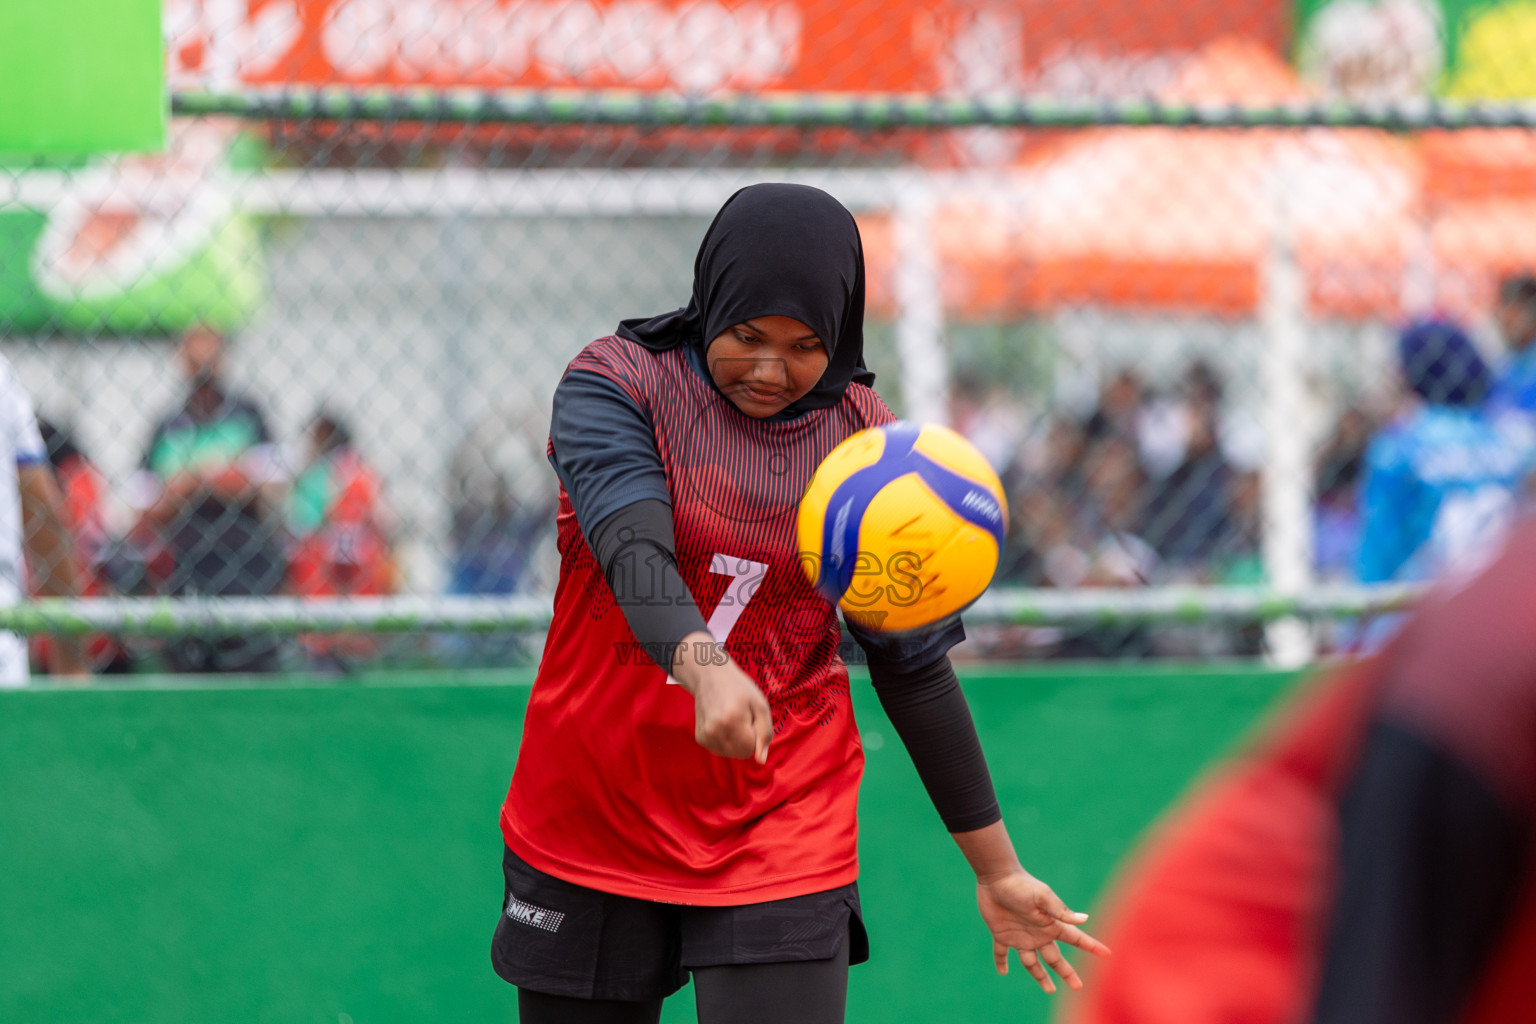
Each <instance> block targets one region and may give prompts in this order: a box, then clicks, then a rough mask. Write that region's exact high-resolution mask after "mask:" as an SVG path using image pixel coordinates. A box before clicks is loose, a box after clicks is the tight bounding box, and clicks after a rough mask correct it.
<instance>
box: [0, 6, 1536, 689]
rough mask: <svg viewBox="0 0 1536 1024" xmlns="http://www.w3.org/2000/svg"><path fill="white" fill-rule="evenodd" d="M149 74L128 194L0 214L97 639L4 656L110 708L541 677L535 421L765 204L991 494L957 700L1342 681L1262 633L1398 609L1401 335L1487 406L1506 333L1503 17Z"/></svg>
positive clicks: (664, 25)
mask: <svg viewBox="0 0 1536 1024" xmlns="http://www.w3.org/2000/svg"><path fill="white" fill-rule="evenodd" d="M165 32H166V41H167V46H166V53H167V67H168V81H169V84H170V86H171V88H172V90H173V101H174V103H173V110H175V111H176V112H178V113H179V114H180V115H182V116H178V117H176V118H175V119H174V120H173V122H172V129H171V136H170V138H171V141H170V145H169V147H168V150H167V151H166V152H165V153H163V154H156V155H147V156H126V157H121V158H116V159H110V160H107V159H101V160H92V161H87V162H77V163H73V164H69V163H65V164H59V163H54V164H44V163H40V162H35V161H34V162H12V163H10V164H8V165H5V166H4V167H3V168H0V352H3V354H4V356H5V357H6V359H8V360H9V362H10V364H11V366H12V367H13V368H14V372H15V375H16V377H17V379H18V380H19V381H20V383H21V385H22V386H23V387H24V389H25V390H26V392H27V393H28V394H29V395H30V396H31V399H32V401H33V402H34V403H35V406H36V409H37V412H38V413H39V415H40V417H41V418H42V419H43V420H44V421H45V426H44V434H45V438H46V440H47V443H48V447H49V452H50V454H51V456H52V465H53V468H54V470H55V473H56V476H57V479H58V482H59V484H60V486H61V489H62V491H63V495H64V498H65V501H64V507H63V510H62V511H63V514H64V516H65V518H66V520H67V523H68V525H69V527H70V529H71V531H72V534H73V537H74V540H75V547H76V549H77V551H78V553H79V555H80V557H81V559H82V561H83V562H84V564H85V568H86V573H85V579H84V581H83V587H84V592H85V593H88V594H90V595H92V596H93V597H95V598H98V599H100V603H99V604H98V605H97V606H96V607H97V608H98V611H99V610H100V609H117V610H116V611H112V612H110V613H107V614H97V613H96V612H92V611H91V610H90V609H89V608H86V609H84V611H82V606H80V605H73V604H71V605H68V606H57V607H54V609H53V611H52V612H49V611H48V609H49V608H50V607H51V606H49V605H47V604H46V603H45V604H42V605H39V606H36V607H34V608H32V609H30V610H28V609H17V610H16V611H15V613H14V617H13V619H14V621H13V624H15V625H18V626H20V627H24V628H28V629H31V630H39V629H44V630H46V629H63V630H76V631H78V630H83V629H86V628H103V627H112V626H116V627H119V629H120V630H121V629H123V628H126V630H127V632H128V633H131V634H134V636H127V635H119V636H117V637H116V638H115V639H106V638H98V639H97V640H95V641H94V642H93V647H94V650H95V653H96V656H97V659H98V661H99V662H101V663H105V662H107V661H111V662H112V663H113V664H115V665H117V666H118V667H122V668H145V667H170V668H193V669H198V668H201V669H222V668H236V669H238V668H271V667H282V666H290V667H291V666H294V665H296V664H298V663H299V662H300V661H303V662H306V663H307V664H309V665H310V666H311V667H314V666H335V667H338V668H350V667H355V666H357V665H363V664H375V663H391V664H393V663H401V662H412V663H421V662H430V663H453V664H460V663H466V662H473V661H480V662H490V663H495V662H499V661H504V660H506V659H508V658H515V657H532V656H534V655H535V654H536V653H537V636H536V633H530V632H529V631H528V630H526V629H522V630H514V629H511V628H510V627H512V626H537V624H538V622H539V621H540V620H539V613H538V610H537V609H538V608H540V607H542V606H543V605H544V604H546V603H547V602H545V601H544V597H545V596H546V595H548V594H549V593H550V592H551V591H552V589H553V585H554V581H555V574H556V571H557V568H558V566H557V559H556V556H555V553H554V551H553V509H554V505H555V499H556V489H555V488H556V482H555V478H554V475H553V473H552V472H551V471H550V470H549V468H548V467H547V465H546V463H545V461H544V457H543V449H544V442H545V436H546V431H547V427H548V409H549V401H550V396H551V394H552V392H553V388H554V386H555V384H556V382H557V381H558V379H559V376H560V373H561V371H562V369H563V367H564V366H565V364H566V363H567V361H569V360H570V358H571V357H572V356H574V355H575V353H576V352H577V351H578V350H579V349H580V348H581V347H582V346H583V345H584V344H585V343H586V342H588V341H590V340H592V339H593V338H596V337H599V336H602V335H604V334H607V333H610V332H611V331H612V330H613V329H614V327H615V325H616V324H617V322H618V320H619V319H620V318H622V317H630V316H639V315H646V314H652V313H656V312H661V311H664V310H667V309H671V308H674V307H676V306H678V305H679V304H681V303H682V302H683V301H684V300H685V299H686V297H687V295H688V293H689V288H690V281H691V272H692V259H693V255H694V252H695V249H696V247H697V244H698V241H699V239H700V238H701V237H702V234H703V232H704V230H705V228H706V227H707V225H708V223H709V219H710V218H711V217H712V215H713V213H714V211H715V210H716V209H717V208H718V207H719V205H720V204H721V203H722V202H723V201H724V200H725V199H726V198H727V197H728V196H729V195H730V194H731V193H732V192H733V191H734V190H735V189H737V188H739V187H741V186H742V185H745V184H749V183H751V182H755V181H765V180H791V181H801V182H805V183H809V184H814V185H817V186H819V187H822V188H825V189H826V190H828V191H829V192H831V193H832V194H833V195H835V196H837V197H838V198H839V199H840V200H841V201H842V202H843V203H844V204H845V205H847V206H848V207H849V208H850V209H852V210H853V211H854V212H855V214H856V216H857V217H858V219H859V222H860V225H861V229H862V232H863V235H864V240H865V246H866V250H867V254H868V261H869V275H870V299H869V301H870V310H869V314H870V315H869V319H868V323H869V331H868V338H867V346H866V351H867V358H868V361H869V363H870V365H871V367H872V368H873V369H874V370H875V371H876V372H877V374H878V375H879V378H880V380H879V384H878V389H879V390H880V391H881V393H882V394H883V395H884V396H885V397H886V399H887V401H889V402H890V403H891V404H892V406H893V407H894V408H896V410H897V411H898V413H900V414H902V415H905V416H908V417H913V418H918V419H924V420H932V421H943V422H948V423H949V424H951V425H953V426H955V427H956V428H957V429H959V430H961V431H962V432H963V433H965V434H966V435H967V436H968V437H970V438H971V439H972V440H973V441H974V442H975V443H976V444H977V445H978V446H979V447H980V448H981V449H982V450H983V452H984V453H985V454H986V455H987V456H988V458H989V459H990V460H991V461H992V462H993V464H994V465H995V466H996V467H997V469H998V470H999V472H1000V474H1001V475H1002V477H1003V479H1004V481H1005V484H1006V486H1007V489H1008V493H1009V496H1010V506H1011V513H1012V523H1011V529H1010V539H1009V545H1008V549H1007V550H1006V551H1005V552H1004V558H1003V564H1002V566H1001V569H1000V572H999V577H998V582H997V588H998V592H997V593H996V594H994V595H991V596H990V597H989V599H988V603H987V604H986V606H985V607H984V608H982V609H981V613H980V614H978V615H977V616H976V617H975V620H976V621H975V625H974V627H973V628H972V630H971V632H972V640H971V641H970V642H969V644H968V645H967V647H968V649H969V652H970V653H972V654H974V655H975V656H996V657H1010V658H1019V657H1071V656H1097V657H1139V656H1147V655H1161V656H1185V657H1190V656H1194V657H1211V656H1223V655H1252V654H1259V653H1266V652H1267V653H1270V654H1277V655H1280V656H1282V657H1285V658H1288V659H1291V660H1295V659H1297V658H1304V657H1307V656H1309V655H1310V654H1312V653H1315V652H1316V651H1318V650H1320V649H1327V648H1328V647H1329V646H1330V645H1331V646H1337V645H1340V644H1347V643H1349V642H1351V641H1350V638H1351V637H1353V636H1355V635H1356V633H1357V632H1358V630H1357V629H1356V627H1354V626H1349V625H1344V626H1341V625H1337V624H1334V625H1328V626H1321V627H1311V628H1308V627H1304V626H1302V625H1301V624H1300V622H1299V621H1298V620H1296V619H1295V618H1283V617H1284V616H1294V615H1306V616H1318V615H1324V616H1326V615H1328V614H1330V613H1333V614H1335V615H1358V614H1360V613H1363V612H1369V611H1371V610H1373V609H1378V608H1385V607H1396V606H1397V605H1398V604H1400V603H1401V602H1402V601H1403V600H1405V599H1406V595H1407V594H1408V593H1409V592H1408V591H1404V590H1402V589H1401V588H1397V589H1390V590H1387V591H1381V592H1379V593H1377V594H1376V596H1375V597H1373V596H1372V594H1373V593H1374V592H1368V591H1362V590H1359V589H1357V588H1355V585H1356V584H1359V583H1362V582H1363V583H1378V582H1382V581H1383V580H1397V581H1403V580H1409V581H1411V580H1413V579H1417V578H1422V575H1427V572H1426V573H1423V574H1420V575H1415V574H1411V573H1408V572H1406V571H1405V572H1403V573H1399V572H1397V569H1398V568H1402V566H1396V567H1393V571H1391V572H1387V573H1384V574H1380V573H1378V574H1375V575H1374V576H1371V575H1369V574H1367V576H1362V574H1361V572H1360V569H1359V565H1360V562H1359V558H1358V554H1359V550H1360V548H1361V545H1362V536H1363V534H1364V533H1366V532H1369V530H1370V527H1369V526H1363V525H1362V523H1363V519H1364V517H1365V516H1366V514H1367V511H1368V510H1366V509H1364V508H1363V506H1362V501H1361V493H1362V487H1363V486H1364V483H1365V480H1366V477H1367V476H1368V468H1367V467H1368V465H1369V463H1370V459H1369V458H1368V452H1369V451H1370V450H1371V445H1372V442H1373V438H1377V437H1378V436H1380V435H1381V434H1382V433H1383V432H1384V431H1386V430H1388V428H1389V425H1390V424H1392V423H1394V422H1397V421H1398V419H1399V418H1400V417H1401V416H1402V415H1403V414H1404V412H1405V410H1407V409H1409V408H1410V405H1409V403H1408V401H1407V399H1406V398H1405V396H1407V395H1408V394H1409V391H1408V390H1407V389H1405V388H1404V387H1403V385H1402V380H1403V373H1402V369H1403V368H1402V366H1401V365H1400V358H1399V355H1400V353H1399V345H1398V334H1399V329H1400V327H1401V326H1402V325H1403V324H1404V323H1406V322H1408V321H1410V320H1413V319H1415V318H1423V317H1427V316H1430V315H1433V316H1435V317H1437V318H1439V319H1441V320H1455V321H1457V322H1459V323H1461V324H1463V325H1464V327H1465V331H1466V333H1467V334H1468V335H1469V336H1470V337H1471V339H1472V341H1473V344H1474V346H1475V348H1476V349H1477V350H1478V351H1481V353H1482V354H1483V356H1484V358H1485V359H1486V361H1487V363H1488V368H1489V372H1490V373H1491V374H1494V375H1495V376H1497V375H1498V374H1504V373H1506V371H1505V370H1504V369H1503V366H1504V364H1505V362H1506V361H1507V360H1508V356H1507V355H1506V347H1509V346H1514V347H1518V346H1519V345H1521V344H1522V343H1523V342H1524V341H1526V340H1527V339H1528V337H1529V336H1530V335H1531V334H1536V315H1533V318H1532V320H1531V322H1530V323H1529V324H1528V325H1527V326H1528V328H1529V330H1528V331H1527V332H1526V334H1525V336H1520V324H1521V323H1522V322H1523V321H1520V320H1519V316H1520V315H1522V314H1521V311H1522V310H1526V309H1531V308H1536V295H1525V293H1523V292H1521V291H1520V288H1521V287H1522V286H1521V285H1520V280H1521V279H1520V277H1519V275H1521V274H1522V273H1527V272H1529V269H1530V268H1532V267H1536V132H1533V131H1532V129H1531V128H1530V127H1529V126H1530V125H1532V124H1533V123H1536V117H1533V113H1532V108H1531V107H1530V106H1529V105H1528V104H1525V103H1523V100H1524V99H1525V98H1526V97H1530V96H1536V57H1532V56H1531V54H1532V53H1533V52H1536V51H1532V50H1531V48H1530V47H1529V46H1525V45H1517V44H1518V40H1520V39H1530V38H1536V36H1533V35H1532V33H1536V17H1532V16H1531V15H1530V14H1529V13H1528V10H1527V6H1522V5H1519V4H1507V5H1463V4H1460V3H1457V2H1455V0H1445V2H1444V3H1443V4H1436V3H1429V2H1427V0H1380V2H1371V0H1332V2H1326V0H1301V2H1299V3H1295V4H1292V3H1282V2H1278V0H1260V2H1254V3H1247V4H1242V5H1227V4H1217V3H1187V2H1173V0H1146V2H1142V3H1137V4H1124V3H1118V2H1111V0H1101V2H1096V3H1093V4H1088V5H1075V6H1068V7H1063V6H1062V5H1048V4H1043V3H1036V2H1026V0H1020V2H1015V3H1004V2H993V0H892V2H882V3H853V4H848V3H830V2H826V0H744V2H728V0H721V2H712V0H687V2H671V0H654V2H653V0H614V2H599V0H536V2H535V0H527V2H523V0H519V2H500V0H266V2H262V0H167V2H166V4H165ZM1488 125H1494V126H1496V127H1486V126H1488ZM1288 126H1289V127H1288ZM1477 126H1483V127H1477ZM1389 128H1396V129H1402V130H1396V131H1391V130H1388V129H1389ZM1407 129H1412V130H1407ZM1501 284H1503V285H1504V286H1505V287H1504V291H1503V292H1502V293H1501V292H1500V287H1501ZM1501 295H1502V298H1503V300H1504V301H1502V302H1501ZM1522 296H1523V297H1522ZM1411 376H1412V373H1411V368H1410V377H1411ZM1511 436H1513V435H1511ZM1511 443H1512V444H1513V443H1514V442H1511ZM1512 475H1513V474H1506V476H1512ZM1500 485H1501V486H1504V484H1503V483H1501V484H1500ZM1507 490H1508V491H1509V493H1510V494H1511V495H1513V494H1515V492H1516V488H1515V485H1514V484H1513V483H1510V484H1508V487H1507ZM1482 493H1483V494H1484V503H1483V507H1482V508H1481V511H1480V512H1479V513H1478V514H1479V515H1480V516H1481V518H1477V519H1476V520H1475V521H1469V522H1470V523H1471V525H1470V526H1465V527H1464V528H1463V529H1462V533H1463V534H1464V535H1470V536H1471V540H1470V541H1467V542H1466V543H1465V544H1463V546H1462V547H1461V548H1458V549H1457V550H1456V551H1455V552H1451V553H1449V554H1448V555H1447V556H1446V557H1448V558H1451V559H1452V560H1453V561H1454V560H1458V559H1459V560H1461V561H1465V560H1466V559H1469V558H1471V557H1472V555H1471V554H1469V553H1468V552H1469V551H1470V550H1471V548H1472V547H1477V546H1479V544H1480V543H1483V542H1484V541H1486V538H1487V537H1489V536H1491V535H1492V533H1493V532H1494V530H1495V527H1496V525H1497V522H1498V521H1499V520H1500V518H1501V517H1502V516H1503V515H1504V514H1505V506H1502V505H1500V506H1499V507H1497V508H1495V507H1493V506H1492V505H1490V504H1489V503H1488V501H1487V492H1486V491H1483V492H1482ZM1494 504H1497V503H1494ZM28 522H29V523H31V522H32V517H28ZM1474 542H1476V543H1474ZM1468 545H1470V547H1469V546H1468ZM1483 546H1486V545H1485V544H1484V545H1483ZM32 547H33V548H36V545H35V544H34V545H32ZM32 556H33V557H32V562H33V565H32V573H31V576H32V587H33V591H34V593H41V594H48V593H53V592H56V588H55V589H54V590H50V589H49V586H48V583H49V580H48V577H49V575H50V574H49V573H48V571H47V569H46V567H45V566H43V565H41V564H39V561H38V556H37V552H36V551H35V550H34V551H32ZM1404 564H1406V560H1405V562H1404ZM1168 588H1176V589H1168ZM1245 588H1246V589H1245ZM1340 588H1342V589H1340ZM1328 595H1333V596H1332V597H1331V598H1328ZM113 597H116V598H124V597H155V598H172V599H176V600H177V601H180V602H182V603H180V604H177V603H168V604H164V605H160V604H156V605H154V606H153V607H152V608H150V609H149V610H146V609H145V607H144V606H131V605H124V604H121V603H120V602H119V603H116V604H114V603H113V601H111V600H109V598H113ZM214 597H219V598H235V597H238V598H254V599H258V602H259V601H260V600H261V599H269V600H268V602H267V603H266V604H264V605H263V604H261V603H257V604H255V605H240V607H239V608H237V609H236V610H235V611H234V612H231V613H230V614H231V615H233V618H230V617H225V618H219V617H218V616H212V617H210V615H208V614H202V613H196V612H195V611H194V608H195V605H196V602H197V601H199V600H203V599H207V598H214ZM1320 597H1322V598H1328V599H1327V600H1322V599H1320ZM333 599H344V600H347V601H351V603H350V604H345V605H335V604H329V603H324V604H308V605H306V604H305V603H304V602H305V601H320V602H329V601H332V600H333ZM390 599H395V600H394V601H393V603H392V602H391V600H390ZM1085 601H1086V603H1084V602H1085ZM186 602H191V603H186ZM498 602H499V603H498ZM231 607H233V606H231ZM306 607H308V608H311V609H320V608H326V609H330V610H329V611H328V612H326V613H325V614H320V613H318V612H316V613H315V614H313V615H310V616H309V617H308V618H306V614H305V611H304V609H305V608H306ZM251 608H254V609H255V611H254V612H252V611H250V610H249V609H251ZM262 608H266V609H267V612H265V613H263V612H262V611H261V609H262ZM125 609H137V610H125ZM178 609H180V610H179V611H178ZM240 609H246V610H240ZM199 614H202V617H201V618H199ZM252 615H254V618H251V617H250V616H252ZM114 616H116V617H115V618H114ZM155 616H160V618H159V619H156V618H155ZM242 616H244V617H242ZM1166 620H1174V621H1173V622H1172V624H1168V623H1167V621H1166ZM1274 620H1279V621H1274ZM156 622H158V623H159V624H158V625H156V624H155V623H156ZM352 622H356V623H360V624H362V625H365V626H369V627H371V629H369V630H364V631H362V632H356V633H345V632H343V633H336V632H334V631H335V630H337V629H338V628H339V627H340V626H344V625H346V624H348V623H352ZM1265 622H1270V625H1268V626H1265V625H1264V624H1263V623H1265ZM217 627H221V628H223V629H224V630H225V631H226V632H228V633H231V634H233V633H237V632H243V633H244V634H245V635H244V636H240V637H235V636H224V637H223V638H222V639H221V638H218V637H217V636H212V635H208V634H209V633H210V631H214V632H217ZM418 627H420V628H425V627H430V628H431V629H432V630H433V631H434V634H433V635H427V634H426V633H413V632H411V630H412V629H415V628H418ZM452 628H463V629H465V630H466V632H465V633H462V634H460V633H453V632H449V633H446V634H443V633H441V632H440V631H442V630H450V629H452ZM304 629H310V630H312V632H308V633H305V632H302V630H304ZM471 629H475V630H478V632H470V630H471ZM263 630H265V631H263ZM296 632H297V633H299V635H298V636H297V638H294V637H292V636H289V635H288V634H293V633H296ZM143 634H159V636H158V637H157V638H146V637H144V636H143ZM199 634H201V635H199Z"/></svg>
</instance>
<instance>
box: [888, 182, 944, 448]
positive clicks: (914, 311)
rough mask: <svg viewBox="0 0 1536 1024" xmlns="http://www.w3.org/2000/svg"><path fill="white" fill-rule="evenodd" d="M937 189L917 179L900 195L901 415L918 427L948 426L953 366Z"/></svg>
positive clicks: (898, 341)
mask: <svg viewBox="0 0 1536 1024" xmlns="http://www.w3.org/2000/svg"><path fill="white" fill-rule="evenodd" d="M933 206H934V203H933V188H932V185H931V184H930V182H929V181H928V180H927V179H926V178H924V177H922V176H914V177H913V178H912V179H911V180H910V181H907V182H905V183H903V185H902V186H901V187H900V188H899V189H898V191H897V197H896V207H895V210H894V211H893V213H894V216H895V235H896V282H895V284H896V287H895V292H896V310H897V314H896V315H897V320H896V352H897V355H898V357H899V358H900V359H901V399H902V405H903V413H904V415H905V416H906V418H907V419H909V420H916V421H917V422H920V423H943V424H948V422H949V366H948V364H947V362H946V360H945V358H944V345H943V337H944V299H943V294H942V292H941V290H940V285H939V260H938V254H937V252H936V251H935V247H934V243H933Z"/></svg>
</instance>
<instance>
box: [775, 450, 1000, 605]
mask: <svg viewBox="0 0 1536 1024" xmlns="http://www.w3.org/2000/svg"><path fill="white" fill-rule="evenodd" d="M1007 521H1008V503H1007V499H1006V498H1005V497H1004V496H1003V485H1002V482H1001V481H999V480H998V478H997V474H996V473H995V472H993V470H992V467H991V466H990V465H989V464H988V463H987V460H986V457H985V456H983V455H982V454H981V452H979V451H977V450H976V448H975V446H974V445H972V444H971V443H970V442H969V441H967V440H966V439H965V438H963V437H961V436H960V435H959V434H957V433H955V432H954V431H953V430H950V429H949V428H948V427H941V426H939V425H937V424H933V423H928V424H917V423H908V422H904V421H900V420H898V421H896V422H894V423H887V424H886V425H884V426H881V427H871V428H870V429H868V430H861V431H860V432H859V433H857V434H854V435H853V436H852V437H849V438H848V439H847V440H845V441H843V443H842V444H839V445H838V446H837V447H836V448H834V449H832V451H831V452H830V453H829V454H828V455H827V457H826V458H825V459H823V460H822V463H821V465H820V466H818V467H817V469H816V473H815V475H814V476H812V478H811V482H810V485H809V486H808V487H807V488H806V491H805V495H804V496H803V497H802V498H801V499H800V513H799V524H798V525H799V542H800V553H801V554H800V558H801V565H802V566H803V567H804V569H805V573H806V576H807V577H808V578H809V579H810V581H811V584H812V585H813V586H814V587H815V588H816V589H817V590H818V591H820V592H821V594H822V595H823V596H825V597H826V598H827V600H829V601H832V602H833V603H835V604H837V605H839V606H840V607H841V608H842V609H843V612H844V614H845V615H846V616H847V617H848V619H849V621H851V622H854V623H856V624H858V625H859V626H862V627H864V628H867V629H872V630H877V631H879V632H882V633H910V632H914V631H917V630H922V629H927V628H931V627H933V626H936V625H939V624H941V623H943V622H945V621H947V620H949V619H952V618H954V617H955V616H957V615H959V614H960V612H962V611H963V610H964V609H965V608H966V607H968V606H969V605H970V604H971V603H972V602H973V601H975V600H976V599H977V598H978V597H980V596H981V594H982V592H983V591H984V590H986V589H987V584H989V583H991V582H992V574H993V573H994V572H996V571H997V561H998V555H999V554H1000V552H1001V551H1002V546H1003V537H1004V534H1005V531H1006V524H1007Z"/></svg>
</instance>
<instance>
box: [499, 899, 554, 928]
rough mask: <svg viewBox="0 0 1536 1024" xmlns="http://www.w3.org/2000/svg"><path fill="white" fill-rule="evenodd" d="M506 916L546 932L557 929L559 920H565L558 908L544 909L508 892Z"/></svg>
mask: <svg viewBox="0 0 1536 1024" xmlns="http://www.w3.org/2000/svg"><path fill="white" fill-rule="evenodd" d="M507 916H508V917H510V918H511V919H512V920H514V921H517V922H518V923H519V924H526V925H532V926H533V927H535V928H542V929H544V930H545V931H546V932H553V931H559V930H560V922H561V921H564V920H565V914H563V913H562V912H560V911H558V910H546V909H544V908H543V907H536V906H534V905H533V904H532V903H524V902H523V901H522V900H520V899H518V898H517V896H516V895H513V894H510V893H509V894H508V895H507Z"/></svg>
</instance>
